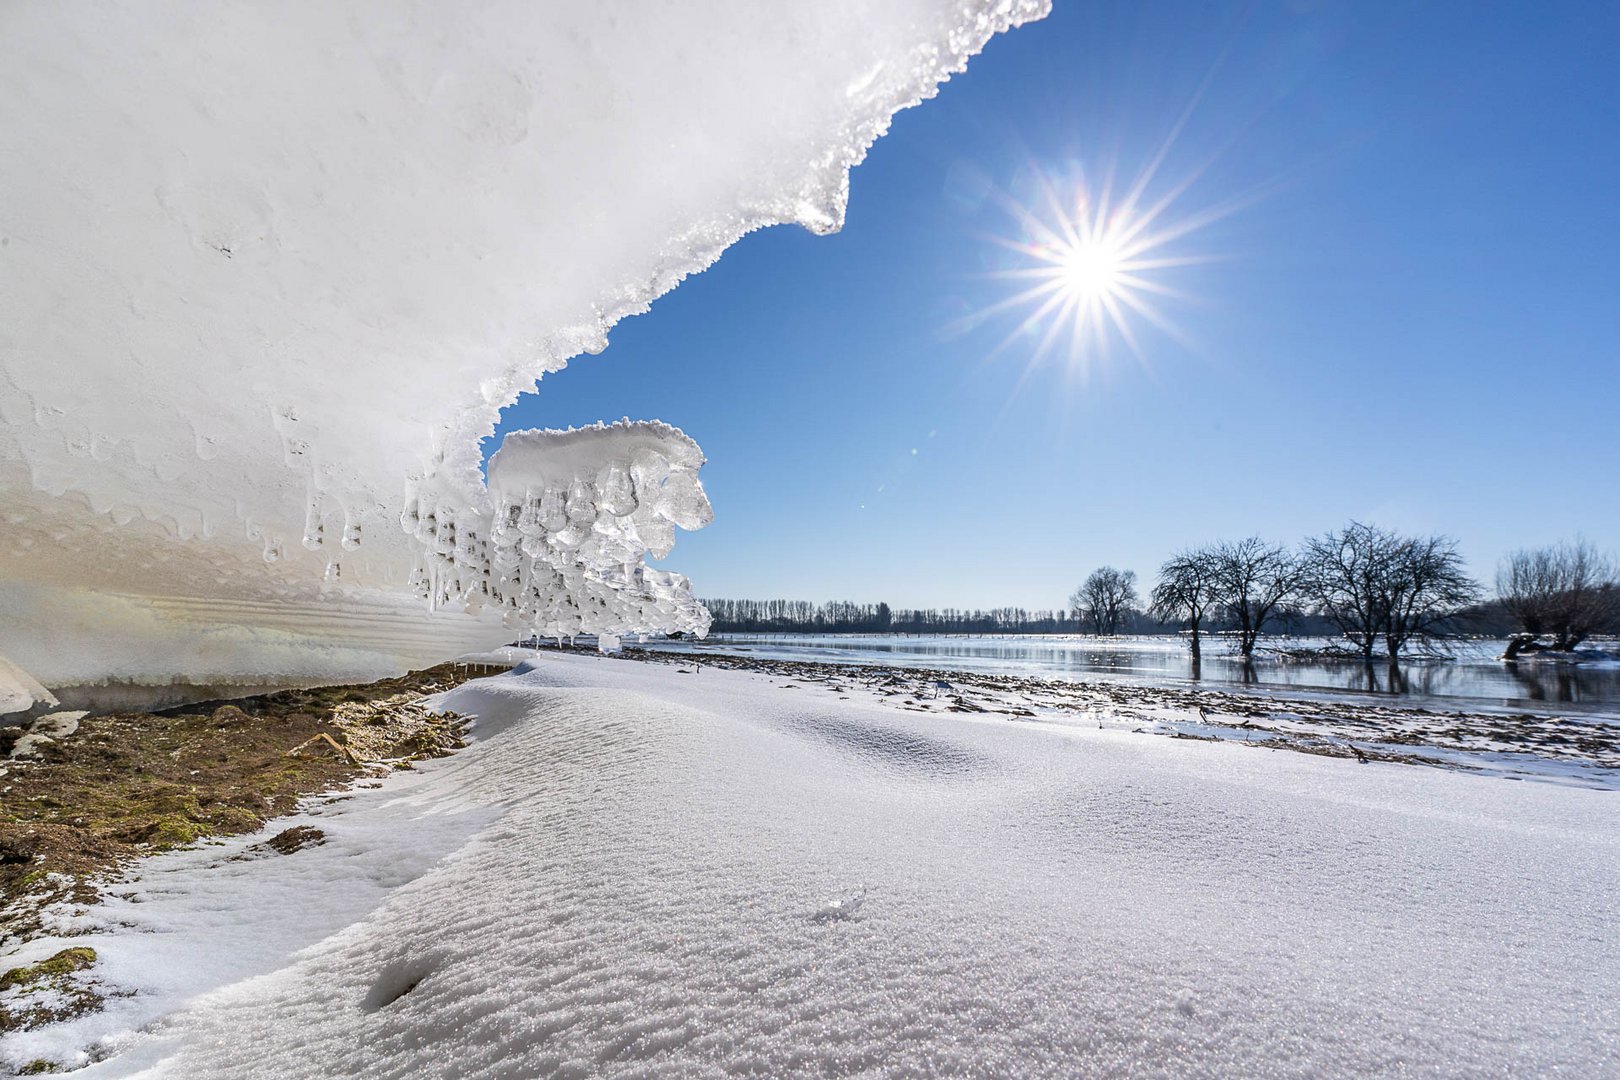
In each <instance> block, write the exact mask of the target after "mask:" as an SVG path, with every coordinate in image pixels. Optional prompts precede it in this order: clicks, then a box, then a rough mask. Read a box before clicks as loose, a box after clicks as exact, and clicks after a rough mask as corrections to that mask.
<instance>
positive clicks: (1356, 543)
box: [1299, 521, 1395, 664]
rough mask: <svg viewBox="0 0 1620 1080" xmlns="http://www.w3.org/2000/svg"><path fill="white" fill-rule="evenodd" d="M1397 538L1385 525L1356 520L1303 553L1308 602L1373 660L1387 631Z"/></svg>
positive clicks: (1315, 539) (1319, 538) (1311, 543)
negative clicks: (1383, 634) (1385, 627)
mask: <svg viewBox="0 0 1620 1080" xmlns="http://www.w3.org/2000/svg"><path fill="white" fill-rule="evenodd" d="M1394 539H1395V538H1394V536H1393V535H1391V534H1390V533H1386V532H1384V531H1383V530H1382V529H1378V528H1375V527H1374V526H1372V525H1363V524H1361V523H1360V522H1356V521H1352V522H1351V523H1350V524H1349V525H1347V526H1345V528H1344V529H1343V530H1342V531H1340V532H1337V533H1331V532H1330V533H1324V534H1323V535H1321V536H1313V537H1311V538H1310V539H1308V540H1306V541H1305V544H1304V546H1303V548H1302V549H1301V551H1300V560H1299V561H1300V591H1301V592H1302V593H1304V598H1305V600H1306V601H1307V602H1308V603H1309V604H1310V605H1311V607H1313V608H1314V609H1315V610H1316V612H1317V613H1318V614H1320V615H1322V616H1323V617H1325V618H1326V619H1327V620H1328V621H1329V622H1331V623H1332V624H1333V625H1334V626H1336V627H1338V628H1339V632H1340V633H1341V634H1343V635H1344V636H1345V637H1346V638H1347V639H1348V640H1349V641H1350V642H1351V643H1352V644H1354V645H1355V646H1356V648H1357V649H1359V650H1360V652H1361V656H1362V659H1363V660H1365V661H1366V662H1367V663H1369V664H1370V663H1372V657H1373V647H1374V646H1375V645H1376V644H1377V643H1378V635H1379V634H1380V633H1382V632H1383V629H1384V622H1385V617H1386V613H1387V608H1388V593H1389V588H1388V585H1387V582H1386V579H1387V578H1388V576H1389V567H1390V562H1391V560H1392V558H1393V548H1394Z"/></svg>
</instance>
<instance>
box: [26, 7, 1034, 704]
mask: <svg viewBox="0 0 1620 1080" xmlns="http://www.w3.org/2000/svg"><path fill="white" fill-rule="evenodd" d="M1045 6H1046V5H1045V2H1044V0H823V2H818V3H813V4H790V3H756V2H753V0H691V2H683V3H680V4H667V3H659V2H655V0H631V2H628V3H613V4H536V3H529V2H524V0H491V2H488V3H481V4H478V5H475V6H473V7H467V6H466V5H459V4H455V5H447V4H443V3H434V2H429V0H343V2H331V3H314V4H298V5H291V6H285V5H271V6H267V5H265V4H263V3H258V2H253V0H217V2H212V3H208V4H203V5H185V4H174V3H157V4H139V5H120V4H111V3H101V2H94V0H91V2H86V3H83V4H71V5H62V4H57V3H52V2H49V0H14V2H9V3H6V4H3V5H0V653H3V654H5V655H7V656H10V657H11V659H12V660H13V661H15V662H16V663H17V664H18V665H20V666H21V667H23V668H24V669H25V670H29V671H32V672H33V673H34V675H35V676H36V677H37V678H39V679H40V681H42V682H43V683H45V684H46V685H47V686H51V687H58V686H68V685H73V686H78V685H86V684H95V683H98V682H102V681H109V680H111V681H123V682H135V683H140V682H143V681H147V682H150V681H163V680H169V679H173V680H176V681H189V682H192V683H195V684H208V685H213V684H219V683H223V682H228V681H230V680H231V679H232V678H235V679H236V680H237V681H239V682H256V683H262V682H264V681H266V680H265V678H264V677H263V673H262V672H257V671H250V670H248V669H249V668H251V667H252V666H254V665H259V666H269V667H271V668H273V669H274V670H273V672H272V673H273V674H275V675H279V676H282V677H292V678H296V677H300V676H302V677H306V678H307V677H310V676H314V677H317V678H327V679H330V678H332V677H333V672H334V669H336V670H338V671H340V672H341V673H342V674H343V675H347V676H351V677H357V678H363V677H367V676H373V675H376V674H380V673H387V672H390V671H398V670H400V669H402V668H404V667H406V666H409V665H410V664H412V663H417V662H420V657H419V654H420V652H421V649H422V647H423V639H422V636H421V635H418V634H417V633H416V632H415V631H413V630H411V629H410V628H408V627H405V626H404V625H402V622H401V620H399V619H398V618H397V616H398V615H400V614H401V610H400V609H399V608H398V606H397V602H398V601H400V600H402V599H403V600H408V601H411V602H412V603H414V595H413V594H414V584H415V583H414V582H413V580H412V579H413V575H418V576H419V574H420V573H421V572H423V571H426V572H427V573H428V574H429V576H432V570H433V567H432V566H431V565H428V566H424V565H423V564H424V562H428V563H431V562H432V558H431V556H433V555H435V554H443V552H438V551H436V550H435V545H437V544H439V543H440V542H442V540H443V537H442V536H441V535H439V534H436V533H430V534H429V536H428V537H427V538H424V536H423V535H422V531H421V530H420V529H418V528H416V527H414V526H411V525H409V524H408V525H407V529H404V530H402V529H401V527H400V525H401V517H402V512H403V511H404V510H406V509H407V506H408V503H409V502H410V501H411V500H412V499H413V498H417V497H419V496H420V495H421V494H422V493H423V492H427V493H430V494H431V495H432V499H433V509H434V511H435V513H436V520H437V523H438V524H440V525H446V524H450V523H453V524H454V525H455V526H456V529H455V532H456V535H457V537H461V536H465V535H468V534H472V533H477V534H479V535H485V534H486V533H487V528H488V526H489V522H488V521H487V520H486V519H485V518H486V516H487V509H488V508H487V506H486V505H485V500H486V494H485V492H484V491H483V487H482V482H481V480H480V477H479V461H480V456H479V439H480V438H481V437H483V436H484V435H487V434H488V433H489V432H490V431H491V430H492V428H493V425H494V423H495V421H496V419H497V417H498V415H499V410H500V409H501V408H502V407H503V406H504V405H506V404H508V403H510V402H512V401H513V400H515V399H516V397H517V395H518V394H519V393H520V392H522V391H524V390H527V389H531V388H532V387H533V385H534V382H535V379H536V378H537V377H539V376H540V375H542V374H544V373H548V372H554V371H556V370H558V369H560V368H561V367H563V365H564V364H565V363H566V362H567V361H568V360H569V359H570V358H571V357H574V356H576V355H578V354H579V353H580V352H582V351H598V350H600V349H601V348H602V347H604V345H605V342H606V333H607V331H608V329H609V328H610V327H611V326H612V325H613V324H614V323H615V322H617V321H618V320H619V319H620V318H623V317H624V316H626V315H628V314H633V313H636V312H639V311H643V310H645V309H646V307H647V305H648V303H649V302H650V301H651V300H653V299H654V298H656V297H657V296H659V295H661V294H662V293H664V292H666V291H668V290H669V289H671V288H673V287H674V286H675V285H676V284H677V283H678V282H679V281H680V280H681V279H682V278H683V277H684V276H685V275H687V274H691V273H695V272H698V271H700V270H702V269H704V268H705V267H707V266H708V265H709V264H710V263H712V262H713V261H714V260H715V259H716V258H717V257H719V255H720V253H721V252H722V251H723V250H724V249H725V248H726V247H727V246H728V245H730V244H731V243H733V242H735V241H736V240H737V239H738V238H739V237H741V236H742V235H743V234H745V233H747V232H748V231H750V230H753V229H757V228H761V227H763V226H766V225H771V224H776V223H798V224H801V225H803V226H805V227H807V228H810V229H812V230H814V231H817V232H826V231H831V230H833V229H836V228H837V227H838V226H839V225H840V223H841V222H842V220H843V214H844V205H845V200H846V197H847V189H848V170H849V169H850V167H852V166H853V165H855V164H856V163H858V162H859V161H860V160H861V158H862V157H863V156H864V154H865V152H866V149H867V148H868V147H869V146H870V145H871V144H872V142H873V141H874V140H875V139H876V138H877V137H878V136H880V135H881V134H882V133H883V131H884V130H885V129H886V128H887V125H888V123H889V121H890V118H891V117H892V115H893V114H894V113H895V112H896V111H897V110H899V109H902V108H905V107H907V106H909V105H912V104H915V103H916V102H918V101H920V100H922V99H924V98H926V97H929V96H931V95H932V94H933V93H934V92H935V91H936V89H937V87H938V85H939V84H940V83H941V82H942V81H943V80H945V79H947V78H948V77H949V76H950V75H951V74H952V73H954V72H957V71H960V70H961V69H962V68H963V66H964V65H965V63H966V61H967V58H968V57H969V56H971V55H972V54H973V53H975V52H977V51H978V50H979V49H980V48H982V47H983V45H984V44H985V42H986V41H987V40H988V39H989V37H990V36H991V35H992V34H994V33H996V32H997V31H999V30H1003V29H1006V28H1007V27H1009V26H1012V25H1016V24H1017V23H1019V22H1022V21H1024V20H1026V19H1029V18H1033V17H1038V16H1039V15H1040V14H1042V13H1043V12H1044V10H1045ZM440 510H444V511H448V515H449V520H448V521H447V520H446V518H445V515H444V514H442V513H438V511H440ZM306 541H307V545H306ZM654 546H657V545H654ZM463 583H464V584H467V585H468V589H469V596H468V598H469V599H472V600H473V602H474V603H475V604H476V599H477V596H479V595H481V592H479V591H478V588H477V587H478V583H477V582H472V583H468V582H465V581H464V582H463ZM661 584H663V585H668V586H669V587H670V588H672V589H675V590H676V591H679V583H678V582H663V583H661ZM13 586H15V587H13ZM656 591H657V590H654V592H656ZM87 598H88V602H89V603H90V604H92V605H93V604H95V603H98V602H99V601H100V600H101V599H102V598H109V599H113V600H116V601H117V602H120V603H125V604H130V605H134V606H136V607H138V606H139V605H140V604H142V603H144V602H147V601H151V602H152V603H153V604H154V605H155V609H154V610H153V611H151V612H147V613H144V614H130V615H128V616H127V617H121V618H120V619H119V620H115V621H114V623H113V628H112V629H108V630H101V631H99V633H100V638H99V640H98V641H97V642H96V645H97V647H96V648H87V647H86V645H87V641H88V637H89V635H88V634H87V632H86V630H85V628H84V627H82V626H80V625H78V624H77V623H75V622H73V621H71V620H64V619H62V618H60V617H59V616H60V614H61V612H63V611H64V610H73V609H75V608H76V607H78V606H80V605H82V604H83V603H84V602H85V601H86V599H87ZM452 599H453V600H459V599H461V598H460V597H452ZM175 603H184V604H189V605H190V609H189V611H188V613H187V614H186V616H185V617H184V618H179V619H176V618H172V617H170V614H171V612H170V610H169V607H167V606H165V605H171V606H172V605H173V604H175ZM655 606H656V605H655ZM448 608H449V605H441V610H448ZM286 610H297V611H298V612H299V613H300V615H301V616H303V617H302V618H300V619H294V620H281V619H279V618H278V616H277V613H278V612H282V611H286ZM419 621H420V620H419ZM501 622H502V620H501V617H500V614H499V613H490V614H487V615H486V616H484V617H483V618H482V621H481V623H480V622H478V621H477V620H475V625H470V626H467V625H462V626H450V627H448V628H447V629H448V632H447V633H446V634H445V635H444V638H443V640H442V643H441V646H440V649H441V651H440V652H439V653H438V654H437V656H434V657H431V658H432V659H439V658H444V657H448V656H453V655H456V654H457V653H460V652H464V651H467V650H469V649H472V648H477V647H487V646H489V645H492V644H498V643H499V642H500V641H501V640H502V639H503V637H504V636H505V631H503V630H502V628H501ZM305 624H310V625H313V626H314V627H315V630H314V631H313V633H314V637H312V638H305V637H301V636H300V634H302V633H303V631H302V629H301V628H302V627H303V626H304V625H305ZM137 625H138V626H139V629H137V628H136V627H137ZM193 656H195V657H196V659H195V660H193V659H192V658H193ZM238 669H240V670H238ZM131 671H133V673H134V674H133V675H131V674H129V673H130V672H131Z"/></svg>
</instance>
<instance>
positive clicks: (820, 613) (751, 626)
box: [703, 600, 1079, 634]
mask: <svg viewBox="0 0 1620 1080" xmlns="http://www.w3.org/2000/svg"><path fill="white" fill-rule="evenodd" d="M703 604H704V606H705V607H707V608H708V609H709V614H710V615H712V616H713V617H714V623H713V629H715V630H717V631H720V632H723V633H744V634H759V633H798V634H1062V633H1075V632H1076V631H1078V629H1079V626H1078V625H1077V624H1076V623H1075V622H1074V621H1073V620H1072V619H1070V618H1068V616H1067V613H1066V612H1063V611H1038V610H1036V611H1032V610H1029V609H1027V608H1014V607H1006V608H993V609H991V610H989V611H979V610H973V611H965V610H961V609H958V608H940V609H935V608H925V609H918V610H910V611H908V610H905V609H900V610H895V609H893V608H890V607H889V605H888V604H855V603H851V602H849V601H847V600H838V601H833V602H832V603H827V604H812V603H810V602H809V601H808V600H704V601H703Z"/></svg>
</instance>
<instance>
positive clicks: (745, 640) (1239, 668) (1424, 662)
mask: <svg viewBox="0 0 1620 1080" xmlns="http://www.w3.org/2000/svg"><path fill="white" fill-rule="evenodd" d="M1327 644H1328V642H1327V641H1325V640H1323V639H1320V638H1273V639H1270V640H1268V641H1266V642H1265V643H1264V645H1263V646H1262V648H1261V650H1260V651H1259V652H1258V653H1257V654H1256V657H1255V661H1254V663H1253V664H1252V665H1248V666H1246V665H1244V664H1243V663H1242V661H1241V660H1240V659H1239V658H1238V657H1237V656H1235V655H1233V654H1232V652H1231V649H1230V646H1229V644H1228V643H1227V642H1225V641H1223V640H1221V639H1219V638H1217V639H1213V640H1209V641H1207V642H1206V643H1205V646H1204V658H1203V663H1202V665H1201V666H1200V670H1199V671H1198V672H1197V676H1198V677H1197V678H1194V674H1195V673H1194V671H1193V666H1192V662H1191V658H1190V656H1189V654H1188V650H1187V646H1186V643H1185V641H1183V640H1181V639H1179V638H1174V637H1115V638H1103V637H1091V636H1085V635H1049V636H1048V635H1014V634H1003V635H956V634H937V635H930V634H920V635H919V634H913V635H903V636H902V635H895V636H884V635H873V634H826V635H797V634H716V635H712V636H711V637H710V638H709V639H708V640H706V641H703V642H684V641H667V642H666V641H660V642H650V643H648V645H647V646H646V647H647V648H653V649H658V650H661V651H663V650H667V651H675V652H683V653H684V652H700V653H701V652H725V653H732V654H735V655H740V656H756V657H761V658H768V659H782V660H809V661H820V662H828V663H848V664H885V665H890V666H894V667H926V668H939V669H943V670H947V671H973V672H978V673H981V674H991V675H997V674H999V675H1026V676H1036V677H1040V678H1054V677H1056V678H1070V679H1099V678H1103V679H1118V680H1122V681H1128V682H1137V683H1148V684H1153V685H1161V686H1162V685H1175V686H1209V687H1215V688H1221V689H1229V688H1244V687H1247V688H1251V689H1260V690H1285V691H1293V692H1312V693H1317V692H1322V693H1354V694H1376V695H1381V696H1396V697H1399V698H1402V699H1404V700H1405V701H1406V702H1407V703H1409V704H1422V703H1423V702H1424V700H1425V699H1427V700H1431V701H1432V702H1433V703H1434V704H1435V705H1436V707H1439V708H1448V707H1449V708H1453V709H1455V708H1463V707H1481V706H1483V707H1490V708H1509V709H1527V710H1544V709H1547V708H1548V707H1550V706H1552V707H1556V708H1557V709H1558V710H1559V711H1561V712H1597V713H1605V714H1608V713H1613V714H1616V715H1620V660H1616V659H1612V658H1613V657H1616V656H1620V644H1617V643H1614V642H1609V643H1605V644H1604V645H1603V646H1602V648H1603V649H1604V650H1605V651H1606V652H1607V653H1608V655H1609V656H1610V657H1611V659H1609V660H1599V661H1596V662H1588V663H1579V664H1569V663H1557V662H1552V661H1531V662H1521V663H1517V664H1504V663H1502V662H1501V661H1500V660H1497V659H1496V657H1497V656H1498V655H1500V654H1501V652H1502V650H1503V648H1504V646H1505V644H1506V643H1505V642H1503V641H1499V640H1468V641H1454V642H1445V643H1444V648H1445V652H1446V653H1447V654H1448V655H1449V659H1439V658H1423V657H1413V658H1412V659H1410V660H1408V661H1406V662H1405V663H1403V665H1402V667H1401V670H1400V671H1399V673H1398V674H1397V675H1396V676H1395V677H1393V678H1392V677H1391V674H1390V671H1389V669H1388V667H1387V666H1386V665H1385V664H1384V663H1382V662H1379V663H1377V664H1375V665H1374V666H1373V667H1372V668H1371V669H1370V670H1369V669H1368V668H1367V667H1366V666H1365V665H1363V664H1361V663H1359V662H1357V661H1325V662H1324V661H1322V660H1312V659H1297V658H1290V657H1288V656H1285V655H1283V652H1284V651H1285V650H1294V649H1310V648H1321V647H1323V646H1325V645H1327Z"/></svg>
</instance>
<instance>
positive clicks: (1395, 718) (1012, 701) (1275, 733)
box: [539, 646, 1620, 788]
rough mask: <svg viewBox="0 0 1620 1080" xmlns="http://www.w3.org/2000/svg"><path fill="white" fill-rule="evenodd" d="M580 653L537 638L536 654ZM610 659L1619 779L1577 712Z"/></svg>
mask: <svg viewBox="0 0 1620 1080" xmlns="http://www.w3.org/2000/svg"><path fill="white" fill-rule="evenodd" d="M548 651H549V652H558V651H561V652H564V653H568V652H582V653H584V652H588V653H591V654H593V655H595V654H596V651H595V650H594V649H587V648H585V647H582V646H574V647H565V648H563V649H561V650H558V649H557V647H556V646H542V647H541V649H540V650H539V652H541V653H542V654H544V653H546V652H548ZM618 658H620V659H623V660H628V661H632V662H643V663H664V664H676V665H680V664H687V665H696V666H698V667H702V666H712V667H723V668H726V669H729V670H742V671H754V672H759V673H763V674H768V675H775V676H781V677H787V678H790V679H796V680H800V681H801V682H803V683H805V684H808V685H821V686H824V687H825V688H827V689H829V690H833V691H843V690H846V689H848V688H849V687H850V685H852V684H860V685H861V686H862V687H863V688H864V689H866V690H867V691H868V692H870V693H873V694H875V695H876V696H878V697H880V698H883V699H895V698H897V697H901V695H904V694H905V693H906V691H905V689H904V687H906V686H907V685H909V684H916V685H915V688H914V690H913V692H912V693H911V694H910V696H909V703H908V702H907V701H906V700H904V699H902V701H901V705H902V707H906V708H909V709H911V710H913V711H922V712H935V713H958V714H960V713H1003V714H1005V715H1006V716H1007V717H1008V718H1009V719H1012V720H1025V721H1038V720H1040V719H1042V718H1043V717H1044V718H1046V719H1059V720H1068V721H1069V722H1076V721H1078V722H1085V723H1092V722H1096V723H1097V724H1098V726H1102V725H1104V724H1112V725H1113V726H1120V725H1121V724H1124V725H1129V726H1131V727H1132V728H1133V730H1135V729H1137V728H1140V729H1141V730H1142V731H1143V732H1144V733H1150V734H1163V735H1169V736H1171V737H1173V738H1184V739H1202V740H1208V741H1221V742H1238V743H1242V744H1244V745H1247V746H1251V747H1255V748H1261V749H1268V750H1289V751H1294V752H1298V753H1307V754H1316V755H1320V756H1325V757H1337V758H1345V759H1349V760H1353V761H1358V762H1366V761H1387V762H1394V763H1399V764H1406V765H1423V766H1430V767H1438V768H1446V769H1458V770H1463V771H1472V772H1482V773H1488V774H1500V775H1504V776H1507V777H1509V778H1512V779H1538V780H1555V781H1563V782H1576V783H1581V784H1582V785H1583V786H1594V787H1604V788H1620V726H1617V725H1616V724H1614V723H1612V722H1606V721H1605V719H1604V718H1598V717H1589V716H1584V715H1581V714H1575V715H1563V714H1558V713H1552V712H1548V713H1545V714H1540V713H1531V712H1522V711H1519V712H1513V711H1503V712H1501V713H1496V712H1485V711H1469V710H1464V709H1456V710H1449V709H1435V708H1432V707H1427V706H1422V705H1402V704H1399V703H1395V702H1393V701H1386V700H1384V699H1375V698H1371V697H1370V696H1368V695H1351V694H1344V695H1333V696H1331V697H1330V696H1329V695H1326V694H1310V693H1304V692H1302V693H1297V694H1290V693H1289V692H1287V691H1286V690H1275V689H1260V688H1256V689H1254V690H1244V689H1241V688H1230V687H1221V688H1219V689H1214V688H1210V689H1190V688H1184V687H1179V686H1153V685H1149V684H1145V683H1137V682H1125V681H1121V680H1104V679H1096V680H1082V679H1072V680H1071V679H1051V678H1041V677H1039V676H1028V675H987V674H979V673H974V672H966V671H959V670H954V669H941V668H927V667H913V666H910V665H904V666H902V665H885V664H867V663H861V662H858V661H851V662H849V663H837V662H832V661H814V660H783V659H773V658H767V657H751V656H740V655H737V654H735V653H720V652H703V653H699V652H673V651H670V652H666V651H664V650H660V649H646V648H637V647H635V646H626V647H625V649H624V650H623V652H622V653H620V654H618Z"/></svg>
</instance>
